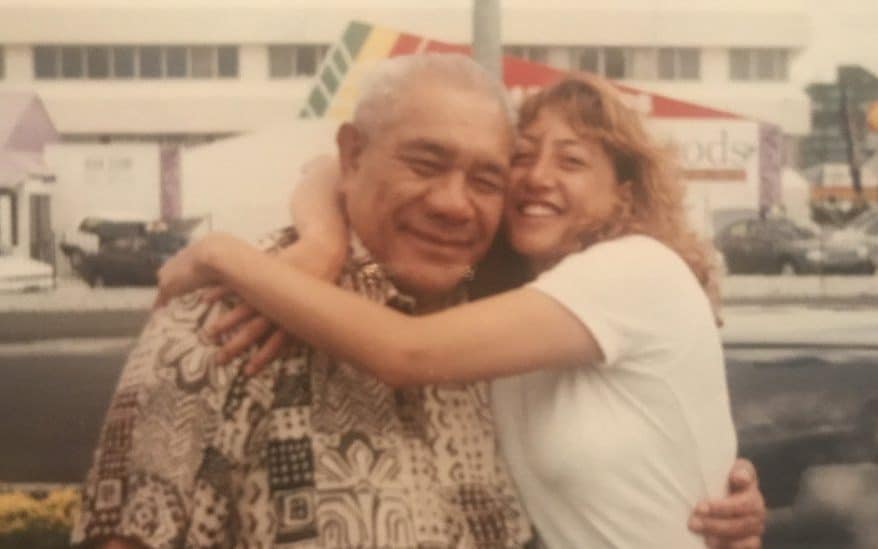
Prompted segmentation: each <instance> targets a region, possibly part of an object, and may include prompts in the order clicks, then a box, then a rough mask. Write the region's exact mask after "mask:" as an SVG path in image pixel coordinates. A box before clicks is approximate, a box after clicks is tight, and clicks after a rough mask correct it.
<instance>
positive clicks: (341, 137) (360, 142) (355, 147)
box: [335, 122, 365, 178]
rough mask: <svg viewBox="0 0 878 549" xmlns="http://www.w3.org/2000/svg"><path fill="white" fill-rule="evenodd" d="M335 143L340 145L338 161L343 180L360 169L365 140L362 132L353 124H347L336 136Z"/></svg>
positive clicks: (343, 125)
mask: <svg viewBox="0 0 878 549" xmlns="http://www.w3.org/2000/svg"><path fill="white" fill-rule="evenodd" d="M335 143H336V145H338V160H339V165H340V166H341V175H342V178H344V177H345V176H347V175H348V174H350V173H351V172H353V171H356V170H357V169H359V162H360V155H361V154H362V152H363V147H364V145H365V140H364V137H363V134H362V132H360V130H358V129H357V128H356V127H355V126H354V125H353V124H351V123H349V122H345V123H344V124H342V125H341V126H340V127H339V128H338V131H337V132H336V134H335Z"/></svg>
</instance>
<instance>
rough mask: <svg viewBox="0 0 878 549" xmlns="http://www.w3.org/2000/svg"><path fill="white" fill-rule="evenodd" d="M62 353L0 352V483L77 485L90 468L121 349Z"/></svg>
mask: <svg viewBox="0 0 878 549" xmlns="http://www.w3.org/2000/svg"><path fill="white" fill-rule="evenodd" d="M18 347H22V346H18ZM65 347H66V348H68V349H69V348H70V345H67V344H65V343H64V342H53V343H52V344H48V345H41V346H40V348H42V349H44V352H40V351H39V350H38V348H32V349H27V348H25V349H19V350H18V351H19V352H14V351H16V350H15V349H13V351H10V350H8V349H7V350H5V351H0V379H2V382H0V447H2V451H0V482H60V483H69V482H79V481H81V480H82V478H83V476H84V475H85V472H86V470H87V468H88V466H89V464H90V463H91V454H92V450H93V448H94V446H95V444H96V442H97V438H98V434H99V429H100V426H101V424H102V423H103V418H104V414H105V413H106V409H107V405H108V403H109V400H110V396H111V395H112V392H113V389H114V388H115V385H116V381H117V379H118V377H119V372H120V371H121V368H122V364H123V362H124V360H125V356H126V355H127V347H126V346H125V344H124V343H122V344H121V345H120V344H118V343H115V344H111V345H103V346H101V345H96V346H94V348H92V349H85V350H84V351H83V350H82V349H79V350H76V351H74V352H71V351H65Z"/></svg>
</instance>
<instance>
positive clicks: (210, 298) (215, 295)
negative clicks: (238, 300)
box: [201, 285, 232, 303]
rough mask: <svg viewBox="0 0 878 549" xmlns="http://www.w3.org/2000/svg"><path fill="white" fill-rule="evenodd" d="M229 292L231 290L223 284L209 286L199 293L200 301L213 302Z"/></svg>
mask: <svg viewBox="0 0 878 549" xmlns="http://www.w3.org/2000/svg"><path fill="white" fill-rule="evenodd" d="M230 293H232V290H230V289H229V288H227V287H225V286H223V285H219V286H211V287H209V288H205V289H204V292H202V293H201V301H202V302H203V303H214V302H216V301H218V300H220V299H222V298H224V297H226V296H227V295H229V294H230Z"/></svg>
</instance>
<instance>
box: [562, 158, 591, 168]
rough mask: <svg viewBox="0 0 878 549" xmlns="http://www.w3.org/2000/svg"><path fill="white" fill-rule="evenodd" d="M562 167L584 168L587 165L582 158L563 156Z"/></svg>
mask: <svg viewBox="0 0 878 549" xmlns="http://www.w3.org/2000/svg"><path fill="white" fill-rule="evenodd" d="M561 166H563V167H565V168H584V167H585V166H586V163H585V161H584V160H582V159H581V158H577V157H575V156H563V157H561Z"/></svg>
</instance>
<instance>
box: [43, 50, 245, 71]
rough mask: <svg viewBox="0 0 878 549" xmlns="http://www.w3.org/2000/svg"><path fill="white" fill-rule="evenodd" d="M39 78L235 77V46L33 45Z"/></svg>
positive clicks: (236, 63) (236, 64)
mask: <svg viewBox="0 0 878 549" xmlns="http://www.w3.org/2000/svg"><path fill="white" fill-rule="evenodd" d="M33 63H34V75H35V77H36V78H39V79H58V78H83V77H85V78H88V79H106V78H114V79H127V78H146V79H149V78H216V77H220V78H235V77H237V76H238V48H237V47H235V46H133V45H119V46H34V48H33Z"/></svg>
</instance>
